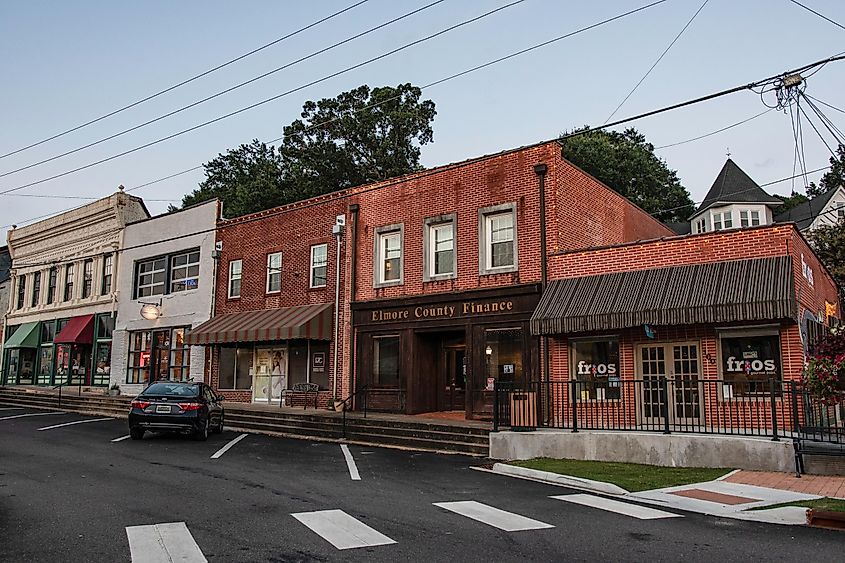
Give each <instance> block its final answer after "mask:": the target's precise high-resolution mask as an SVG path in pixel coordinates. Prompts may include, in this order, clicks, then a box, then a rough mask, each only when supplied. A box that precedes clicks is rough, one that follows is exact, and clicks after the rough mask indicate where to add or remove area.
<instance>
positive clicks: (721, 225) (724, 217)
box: [713, 211, 733, 231]
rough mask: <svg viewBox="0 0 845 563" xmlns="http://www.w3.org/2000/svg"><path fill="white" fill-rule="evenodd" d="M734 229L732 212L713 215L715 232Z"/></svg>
mask: <svg viewBox="0 0 845 563" xmlns="http://www.w3.org/2000/svg"><path fill="white" fill-rule="evenodd" d="M732 227H733V216H732V215H731V212H730V211H725V212H723V213H714V214H713V230H714V231H721V230H722V229H730V228H732Z"/></svg>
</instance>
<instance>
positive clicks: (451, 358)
mask: <svg viewBox="0 0 845 563" xmlns="http://www.w3.org/2000/svg"><path fill="white" fill-rule="evenodd" d="M416 339H417V345H416V350H417V361H416V362H415V364H416V366H417V370H418V371H417V377H415V378H413V381H414V382H415V383H416V389H415V391H416V392H415V393H413V394H412V397H413V398H414V404H413V405H411V407H412V410H413V411H414V412H435V411H465V410H466V370H467V366H466V333H465V331H463V330H461V331H447V332H418V333H416Z"/></svg>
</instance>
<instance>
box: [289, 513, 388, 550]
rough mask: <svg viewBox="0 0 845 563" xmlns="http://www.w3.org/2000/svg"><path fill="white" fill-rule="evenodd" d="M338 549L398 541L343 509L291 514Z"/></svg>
mask: <svg viewBox="0 0 845 563" xmlns="http://www.w3.org/2000/svg"><path fill="white" fill-rule="evenodd" d="M291 516H293V517H294V518H296V519H297V520H299V521H300V522H302V523H303V524H305V525H306V526H308V527H309V528H310V529H311V531H312V532H314V533H316V534H317V535H319V536H320V537H322V538H323V539H324V540H326V541H327V542H329V543H330V544H332V545H333V546H335V547H336V548H338V549H353V548H356V547H372V546H374V545H388V544H391V543H396V542H395V541H393V540H392V539H390V538H389V537H387V536H385V535H384V534H382V533H381V532H379V531H377V530H374V529H372V528H370V527H369V526H367V525H366V524H364V523H363V522H361V521H360V520H358V519H357V518H353V517H352V516H350V515H349V514H347V513H345V512H344V511H342V510H318V511H316V512H299V513H296V514H291Z"/></svg>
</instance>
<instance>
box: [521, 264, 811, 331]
mask: <svg viewBox="0 0 845 563" xmlns="http://www.w3.org/2000/svg"><path fill="white" fill-rule="evenodd" d="M796 316H797V304H796V301H795V289H794V280H793V272H792V259H791V258H790V257H789V256H777V257H772V258H760V259H753V260H734V261H730V262H711V263H708V264H694V265H689V266H673V267H669V268H658V269H653V270H637V271H631V272H618V273H612V274H603V275H599V276H585V277H579V278H571V279H564V280H555V281H552V282H550V283H549V285H548V286H547V288H546V291H545V292H544V293H543V296H542V297H541V298H540V303H539V304H538V305H537V309H536V310H535V311H534V314H533V315H532V316H531V332H532V333H533V334H535V335H540V334H568V333H575V332H594V331H605V330H615V329H621V328H628V327H635V326H641V325H644V324H648V325H687V324H707V323H725V322H733V321H764V320H776V319H786V318H792V319H795V318H796Z"/></svg>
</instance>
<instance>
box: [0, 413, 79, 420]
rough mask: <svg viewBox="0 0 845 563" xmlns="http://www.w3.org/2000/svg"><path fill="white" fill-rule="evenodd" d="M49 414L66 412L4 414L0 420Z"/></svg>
mask: <svg viewBox="0 0 845 563" xmlns="http://www.w3.org/2000/svg"><path fill="white" fill-rule="evenodd" d="M49 414H67V413H66V412H62V411H56V412H30V413H26V414H14V415H12V416H4V417H3V418H0V420H11V419H13V418H24V417H27V416H47V415H49Z"/></svg>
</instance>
